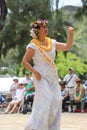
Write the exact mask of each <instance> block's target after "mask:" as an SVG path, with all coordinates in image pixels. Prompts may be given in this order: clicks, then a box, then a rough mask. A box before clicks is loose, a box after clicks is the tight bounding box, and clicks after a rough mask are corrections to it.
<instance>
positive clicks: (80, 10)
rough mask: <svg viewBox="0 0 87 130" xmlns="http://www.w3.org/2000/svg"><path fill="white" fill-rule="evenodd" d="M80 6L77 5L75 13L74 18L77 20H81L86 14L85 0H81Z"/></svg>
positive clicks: (86, 0)
mask: <svg viewBox="0 0 87 130" xmlns="http://www.w3.org/2000/svg"><path fill="white" fill-rule="evenodd" d="M82 5H83V6H82V7H79V8H78V10H77V13H76V14H75V18H76V19H77V20H81V17H82V16H83V15H84V16H87V0H82Z"/></svg>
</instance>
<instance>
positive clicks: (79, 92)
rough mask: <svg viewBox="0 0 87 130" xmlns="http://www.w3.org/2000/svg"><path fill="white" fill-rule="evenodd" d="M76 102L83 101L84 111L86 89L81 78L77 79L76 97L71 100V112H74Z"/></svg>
mask: <svg viewBox="0 0 87 130" xmlns="http://www.w3.org/2000/svg"><path fill="white" fill-rule="evenodd" d="M75 103H77V104H78V103H81V112H84V106H85V89H84V87H83V86H82V84H81V79H79V78H78V79H77V80H76V86H75V88H74V99H73V100H71V101H70V105H71V112H73V105H74V104H75Z"/></svg>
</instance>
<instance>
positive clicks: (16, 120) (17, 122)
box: [0, 113, 87, 130]
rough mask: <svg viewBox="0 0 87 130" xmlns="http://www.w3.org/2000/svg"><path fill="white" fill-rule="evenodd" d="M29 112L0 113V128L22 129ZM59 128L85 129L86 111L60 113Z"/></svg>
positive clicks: (6, 129) (66, 129)
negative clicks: (24, 113)
mask: <svg viewBox="0 0 87 130" xmlns="http://www.w3.org/2000/svg"><path fill="white" fill-rule="evenodd" d="M29 115H30V114H26V115H23V114H0V130H24V126H25V124H26V121H27V120H28V117H29ZM61 130H87V113H62V119H61Z"/></svg>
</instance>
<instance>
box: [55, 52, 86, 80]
mask: <svg viewBox="0 0 87 130" xmlns="http://www.w3.org/2000/svg"><path fill="white" fill-rule="evenodd" d="M56 65H57V68H58V73H59V77H60V78H61V79H63V78H64V76H65V75H66V73H67V70H68V68H69V67H72V68H73V69H74V72H75V73H76V74H77V75H78V76H79V75H83V74H84V73H85V72H87V65H85V64H84V63H83V62H82V60H81V59H80V58H79V57H78V56H77V55H76V54H72V53H71V52H68V53H67V57H66V58H65V56H64V55H63V52H59V55H58V56H57V58H56Z"/></svg>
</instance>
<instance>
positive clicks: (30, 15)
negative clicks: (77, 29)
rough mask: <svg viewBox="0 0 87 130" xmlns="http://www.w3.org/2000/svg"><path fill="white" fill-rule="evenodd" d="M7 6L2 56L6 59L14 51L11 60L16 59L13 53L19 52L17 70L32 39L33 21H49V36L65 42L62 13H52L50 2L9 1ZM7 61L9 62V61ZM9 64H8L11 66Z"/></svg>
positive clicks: (48, 0) (2, 34) (0, 40)
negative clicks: (31, 25)
mask: <svg viewBox="0 0 87 130" xmlns="http://www.w3.org/2000/svg"><path fill="white" fill-rule="evenodd" d="M6 4H7V8H8V10H9V11H8V14H7V17H6V20H5V25H4V28H3V30H2V31H1V32H0V46H1V51H0V56H1V57H3V56H5V59H6V58H8V56H6V55H8V53H9V51H10V50H11V49H12V50H13V51H10V56H11V57H10V59H14V56H13V54H11V53H14V54H15V53H16V50H17V52H19V54H18V55H17V56H16V57H15V61H14V63H13V64H14V66H15V67H16V68H17V69H18V64H19V67H20V64H21V60H22V57H23V55H24V52H25V49H26V46H27V44H28V42H29V40H30V39H31V37H30V36H29V33H30V23H31V22H32V21H34V20H36V19H44V18H45V19H47V20H48V21H49V25H50V26H49V30H50V33H49V36H52V37H54V38H55V39H58V41H65V39H66V32H65V30H64V28H63V22H62V15H61V11H59V10H56V12H54V11H52V10H51V3H50V0H38V1H37V2H36V0H25V1H24V0H15V1H14V0H7V1H6ZM60 25H61V26H62V28H61V27H60ZM53 30H54V31H53ZM63 35H64V37H63ZM5 59H4V60H5ZM6 61H7V62H8V60H6ZM9 62H11V61H9ZM9 62H8V64H10V63H9ZM5 63H6V62H5ZM13 64H10V65H13ZM11 67H12V66H10V68H11ZM17 74H19V72H18V70H17Z"/></svg>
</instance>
